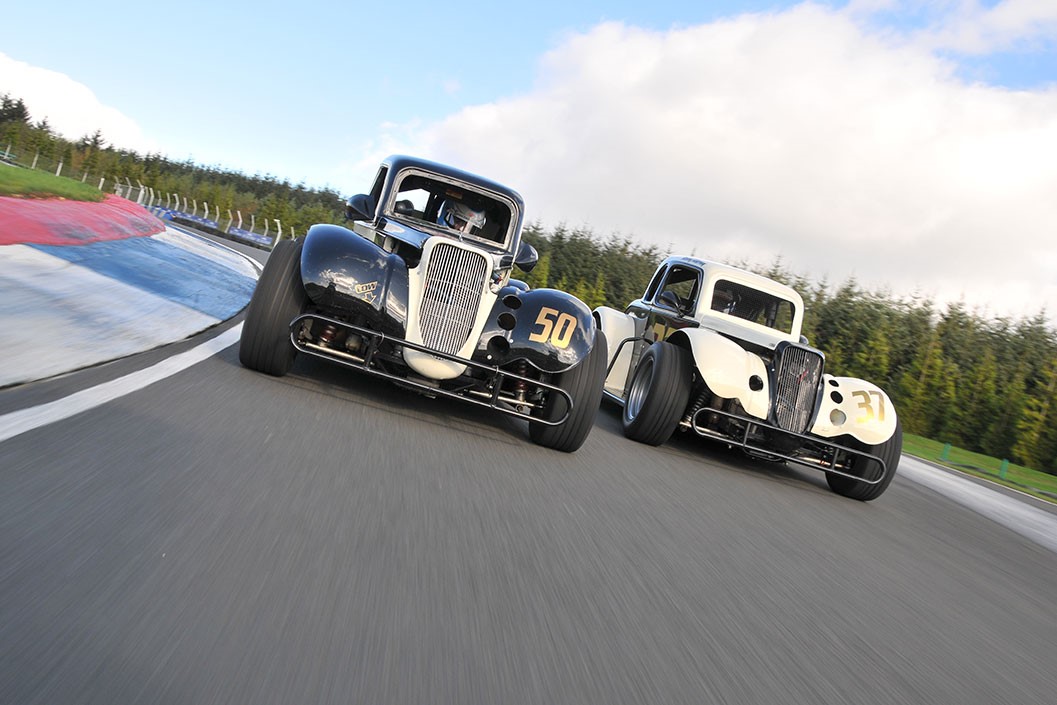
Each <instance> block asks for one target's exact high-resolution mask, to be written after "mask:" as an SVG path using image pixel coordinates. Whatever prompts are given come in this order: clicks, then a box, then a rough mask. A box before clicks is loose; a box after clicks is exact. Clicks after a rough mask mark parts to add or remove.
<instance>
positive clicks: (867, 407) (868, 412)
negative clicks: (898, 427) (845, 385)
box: [851, 389, 885, 423]
mask: <svg viewBox="0 0 1057 705" xmlns="http://www.w3.org/2000/svg"><path fill="white" fill-rule="evenodd" d="M851 394H852V396H853V397H858V398H859V399H860V401H859V408H860V409H862V410H863V415H862V416H860V417H859V418H857V419H855V422H856V423H866V422H867V421H870V420H872V419H873V418H874V417H876V418H877V420H878V421H884V420H885V398H884V395H882V394H881V393H880V392H873V391H871V392H864V391H862V390H860V389H857V390H855V391H854V392H852V393H851ZM871 396H874V397H877V412H876V414H875V413H874V405H873V402H872V401H871V400H870V397H871Z"/></svg>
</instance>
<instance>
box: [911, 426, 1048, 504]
mask: <svg viewBox="0 0 1057 705" xmlns="http://www.w3.org/2000/svg"><path fill="white" fill-rule="evenodd" d="M945 446H946V444H945V443H943V442H941V441H931V440H929V439H927V438H922V437H921V436H914V435H911V434H909V433H907V434H904V435H903V452H904V453H906V454H907V455H913V456H915V457H918V458H922V459H924V460H929V461H931V462H934V463H939V464H940V465H945V466H947V467H949V468H954V469H955V470H960V471H961V472H964V473H967V474H969V475H975V476H976V477H982V478H985V479H987V480H991V481H992V482H997V483H999V484H1002V485H1006V486H1007V487H1012V488H1014V489H1017V490H1020V491H1021V492H1027V493H1028V494H1030V495H1034V496H1035V497H1038V498H1039V499H1045V500H1047V501H1049V502H1053V503H1055V504H1057V475H1049V474H1047V473H1044V472H1039V471H1038V470H1032V469H1031V468H1026V467H1024V466H1023V465H1015V464H1013V463H1009V464H1008V465H1007V466H1006V468H1005V469H1004V470H1003V468H1002V460H1001V459H1000V458H992V457H991V456H989V455H981V454H980V453H973V452H971V451H968V450H965V449H964V448H956V447H954V446H951V448H950V450H949V451H948V452H947V453H946V454H944V448H945ZM945 456H946V457H945Z"/></svg>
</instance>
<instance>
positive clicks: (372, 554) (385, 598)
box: [0, 318, 1057, 705]
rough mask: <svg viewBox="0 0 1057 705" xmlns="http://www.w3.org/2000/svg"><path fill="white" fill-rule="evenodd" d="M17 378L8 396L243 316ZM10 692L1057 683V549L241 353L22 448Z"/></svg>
mask: <svg viewBox="0 0 1057 705" xmlns="http://www.w3.org/2000/svg"><path fill="white" fill-rule="evenodd" d="M239 320H240V319H238V318H236V319H235V320H233V321H231V322H229V323H228V324H225V325H224V326H221V327H220V328H219V329H215V330H212V331H209V332H207V333H205V334H202V335H199V336H196V338H194V339H193V340H190V341H186V342H183V343H180V344H177V345H173V346H168V347H166V348H162V349H159V350H155V351H152V352H148V353H143V354H140V355H136V356H134V357H131V358H128V359H124V360H120V361H117V362H115V363H111V364H107V365H103V366H100V367H94V368H90V369H87V370H83V371H81V372H77V373H74V374H71V375H68V376H65V377H60V378H57V379H52V380H47V381H43V382H36V383H32V384H27V385H22V386H19V387H13V388H10V389H7V390H2V391H0V414H7V413H11V412H13V411H16V410H18V409H23V408H27V407H31V406H35V405H41V404H45V403H48V402H51V401H56V400H61V399H65V398H67V397H68V396H69V395H70V394H72V393H74V392H77V391H79V390H83V389H88V388H90V387H94V386H96V385H99V384H102V383H105V382H107V381H110V380H114V379H118V378H121V377H123V376H125V375H128V374H130V373H133V372H135V371H137V370H142V369H146V368H148V367H151V366H152V365H155V364H157V363H159V362H161V361H163V360H165V359H167V358H169V357H171V356H172V355H173V354H174V353H177V352H182V351H186V350H189V349H191V348H192V347H194V346H195V345H196V344H198V343H201V342H202V341H204V340H207V339H209V338H210V337H214V336H216V335H218V334H221V333H223V331H224V330H226V329H230V328H231V327H232V326H234V325H237V323H238V322H239ZM0 488H2V492H0V703H4V704H7V703H17V704H20V705H21V704H29V703H42V704H43V703H47V704H54V703H107V704H111V703H173V704H176V703H196V704H197V703H253V704H263V703H401V704H411V703H460V704H462V703H481V704H485V703H488V704H491V703H540V704H543V703H547V704H552V703H604V704H610V703H751V704H759V703H811V704H818V703H841V704H847V703H885V704H891V703H952V704H953V703H958V704H967V703H981V704H983V703H987V704H996V703H1016V704H1018V705H1025V704H1030V703H1047V704H1050V703H1053V702H1054V699H1055V694H1057V590H1055V586H1057V554H1055V553H1054V552H1052V551H1051V550H1049V549H1047V548H1045V547H1044V546H1042V545H1040V544H1039V543H1037V542H1034V541H1031V540H1028V539H1027V538H1025V537H1023V536H1021V535H1020V534H1018V533H1016V532H1014V531H1012V530H1010V529H1009V528H1006V527H1005V526H1002V525H1000V524H998V523H996V522H994V521H992V520H991V519H989V518H986V517H984V516H982V515H981V514H978V513H975V512H973V511H970V510H969V509H966V508H964V507H963V506H961V505H960V504H957V503H955V502H954V501H952V500H950V499H948V498H946V497H945V496H943V495H941V494H939V493H937V492H935V491H933V490H932V489H929V488H927V487H925V486H923V485H921V484H919V483H917V482H912V481H910V479H909V478H908V477H897V478H896V480H895V482H894V483H893V485H892V487H891V488H890V489H889V491H888V492H887V493H886V494H885V495H884V496H883V497H881V498H880V499H879V500H877V501H876V502H873V503H869V504H862V503H859V502H854V501H850V500H846V499H843V498H840V497H838V496H837V495H834V494H832V493H831V492H830V491H829V490H828V489H827V488H826V486H825V481H824V479H823V477H822V476H821V474H815V473H812V472H810V471H808V470H799V469H792V468H787V467H782V466H771V465H765V464H761V463H753V462H748V461H746V460H745V459H743V458H741V457H740V456H738V455H732V454H729V453H727V452H724V451H721V450H719V449H717V448H716V447H715V446H712V445H708V444H706V443H705V442H703V441H699V440H697V439H692V438H691V439H678V440H676V441H674V442H672V443H670V444H668V445H667V446H665V447H662V448H649V447H646V446H642V445H638V444H635V443H632V442H631V441H628V440H626V439H624V437H623V435H622V433H621V431H620V423H619V416H618V413H617V411H616V409H615V408H614V407H611V406H604V407H603V409H602V411H601V412H600V414H599V417H598V420H597V424H596V427H595V429H594V431H593V433H592V435H591V436H590V437H589V438H588V440H587V443H586V444H585V446H584V448H583V449H582V450H581V451H579V452H578V453H575V454H572V455H567V454H562V453H558V452H555V451H550V450H546V449H543V448H539V447H536V446H534V445H532V444H531V443H530V442H529V440H528V438H527V431H526V428H525V426H524V424H523V423H521V422H518V421H515V420H510V419H507V418H505V417H500V418H497V417H496V416H495V415H494V414H490V413H488V412H486V411H483V410H479V409H476V408H471V407H467V406H466V405H463V404H459V403H457V402H454V401H448V400H431V399H426V398H423V397H420V396H417V395H415V394H413V393H411V392H408V391H405V390H402V389H399V388H396V387H394V386H391V385H387V384H385V383H383V382H381V381H378V380H373V379H369V378H367V377H363V376H358V375H355V374H354V373H349V372H346V371H344V370H342V369H339V368H337V367H334V366H330V365H327V364H326V363H323V362H320V361H314V360H304V359H301V360H299V361H298V362H297V364H296V365H295V368H294V371H293V373H292V374H291V375H290V376H288V377H285V378H282V379H275V378H270V377H266V376H263V375H260V374H257V373H253V372H250V371H248V370H245V369H243V368H241V367H240V366H239V364H238V361H237V355H236V347H234V346H232V347H228V348H226V349H224V350H222V351H221V352H220V353H219V354H217V355H215V356H212V357H209V358H208V359H205V360H204V361H202V362H199V363H198V364H195V365H193V366H191V367H189V368H187V369H186V370H183V371H182V372H179V373H176V374H173V375H171V376H169V377H167V378H165V379H162V380H161V381H158V382H156V383H154V384H152V385H150V386H148V387H146V388H144V389H141V390H139V391H135V392H133V393H131V394H128V395H126V396H122V397H120V398H117V399H115V400H113V401H110V402H108V403H106V404H103V405H102V406H99V407H98V408H95V409H92V410H90V411H85V412H83V413H80V414H78V415H75V416H73V417H71V418H69V419H67V420H64V421H61V422H57V423H53V424H50V425H45V426H42V427H40V428H36V429H34V430H30V431H27V432H25V433H21V434H20V435H16V436H14V437H11V438H9V439H7V440H5V441H2V442H0Z"/></svg>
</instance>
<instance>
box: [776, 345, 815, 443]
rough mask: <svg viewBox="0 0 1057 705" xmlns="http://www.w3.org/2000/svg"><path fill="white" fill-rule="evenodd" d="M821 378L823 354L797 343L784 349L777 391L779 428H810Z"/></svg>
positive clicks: (778, 369)
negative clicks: (799, 345)
mask: <svg viewBox="0 0 1057 705" xmlns="http://www.w3.org/2000/svg"><path fill="white" fill-rule="evenodd" d="M821 381H822V356H821V355H819V354H818V353H817V352H815V351H813V350H808V349H805V348H801V347H797V346H795V345H790V346H789V347H787V348H785V349H784V350H783V351H782V353H781V359H780V360H779V361H778V366H777V369H776V370H775V390H774V416H775V421H776V422H777V423H778V426H779V427H780V428H784V429H785V430H787V431H793V432H795V433H804V432H806V431H807V430H808V428H809V424H810V423H811V416H812V413H813V412H814V410H815V399H816V393H817V391H818V385H819V383H820V382H821Z"/></svg>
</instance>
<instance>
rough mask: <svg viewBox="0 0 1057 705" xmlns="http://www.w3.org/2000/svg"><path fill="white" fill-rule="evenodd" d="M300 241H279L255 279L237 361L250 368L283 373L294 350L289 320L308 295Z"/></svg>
mask: <svg viewBox="0 0 1057 705" xmlns="http://www.w3.org/2000/svg"><path fill="white" fill-rule="evenodd" d="M302 246H303V241H301V240H280V241H279V242H278V243H277V244H276V246H275V249H274V250H272V253H271V254H270V255H269V256H268V261H267V262H266V263H265V265H264V271H263V272H262V273H261V277H260V279H259V280H258V281H257V287H256V289H254V291H253V296H252V297H251V298H250V303H249V306H248V307H247V308H246V319H245V321H244V322H243V327H242V336H241V338H240V340H239V361H240V362H241V363H242V364H243V365H244V366H246V367H249V368H250V369H253V370H257V371H259V372H264V373H266V374H270V375H275V376H282V375H284V374H286V372H287V371H289V369H290V367H291V365H293V362H294V357H295V356H296V355H297V350H296V349H295V348H294V346H293V344H292V343H291V342H290V321H292V320H293V319H294V318H296V317H297V316H298V315H299V314H301V313H303V312H304V310H305V308H306V307H307V301H308V297H307V295H306V294H305V288H304V285H303V284H302V283H301V248H302Z"/></svg>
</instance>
